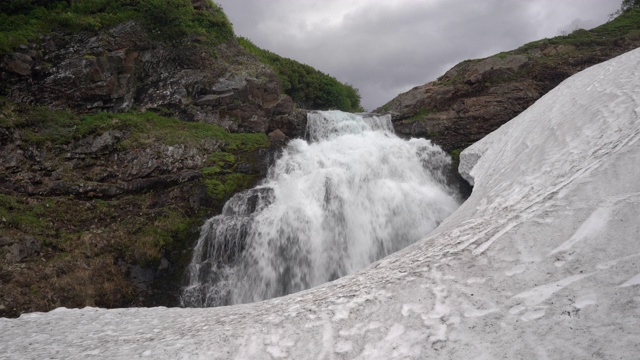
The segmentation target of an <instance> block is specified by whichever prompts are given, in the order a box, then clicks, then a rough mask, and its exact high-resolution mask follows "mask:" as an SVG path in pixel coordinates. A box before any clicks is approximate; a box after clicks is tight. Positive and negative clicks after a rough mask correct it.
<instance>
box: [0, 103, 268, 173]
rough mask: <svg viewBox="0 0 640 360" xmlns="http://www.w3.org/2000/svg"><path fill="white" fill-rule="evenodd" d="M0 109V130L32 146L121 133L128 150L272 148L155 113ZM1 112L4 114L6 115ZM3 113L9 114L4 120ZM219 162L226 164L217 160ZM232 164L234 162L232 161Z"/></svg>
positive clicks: (255, 136)
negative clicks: (212, 143)
mask: <svg viewBox="0 0 640 360" xmlns="http://www.w3.org/2000/svg"><path fill="white" fill-rule="evenodd" d="M4 102H5V105H4V106H2V107H1V108H0V127H4V128H16V129H20V130H22V131H21V133H22V136H23V140H24V141H26V142H29V143H32V144H37V145H42V144H46V143H51V144H56V145H64V144H68V143H70V142H71V141H74V140H78V139H81V138H84V137H87V136H92V135H100V134H102V133H104V132H106V131H111V130H119V131H122V132H123V133H126V135H127V136H126V138H125V139H124V140H123V141H122V142H121V143H120V146H121V147H123V148H125V149H131V148H135V147H139V146H144V145H145V144H148V143H150V142H155V141H159V142H162V143H163V144H165V145H170V146H173V145H178V144H188V145H198V144H200V143H201V142H202V141H203V140H206V139H215V140H219V141H221V142H222V143H223V144H224V145H223V149H224V150H225V151H226V153H227V155H221V156H223V157H227V159H228V157H229V156H233V155H232V154H230V153H241V152H249V151H253V150H256V149H259V148H264V147H268V146H269V138H268V137H267V135H266V134H264V133H229V132H228V131H227V130H226V129H224V128H222V127H220V126H218V125H213V124H207V123H201V122H185V121H182V120H179V119H176V118H173V117H166V116H161V115H158V114H156V113H154V112H150V111H148V112H128V113H107V112H101V113H97V114H91V115H82V116H79V115H75V114H73V113H71V112H67V111H59V110H51V109H49V108H47V107H44V106H27V105H21V106H19V109H18V110H8V109H9V108H11V109H13V108H14V107H18V105H16V104H13V103H11V102H9V101H8V100H6V99H5V100H4ZM2 110H5V111H4V112H3V111H2ZM3 113H6V114H5V115H4V116H3ZM218 160H223V159H222V158H221V159H217V160H216V161H218ZM230 161H233V159H231V160H230Z"/></svg>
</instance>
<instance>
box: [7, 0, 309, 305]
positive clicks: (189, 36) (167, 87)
mask: <svg viewBox="0 0 640 360" xmlns="http://www.w3.org/2000/svg"><path fill="white" fill-rule="evenodd" d="M173 2H175V3H176V4H177V3H180V4H178V5H180V6H183V7H184V9H185V10H186V11H188V12H189V13H188V15H189V16H192V17H194V18H195V19H196V20H197V21H196V23H197V24H203V23H205V24H207V23H206V21H205V20H206V19H214V20H215V21H213V20H212V21H210V22H211V23H212V24H214V25H215V26H220V27H221V29H222V30H223V31H222V32H220V31H218V32H216V31H213V30H210V29H211V28H212V26H213V25H211V24H209V25H207V26H209V28H208V29H205V30H206V31H202V29H200V28H197V30H198V31H199V32H198V31H192V29H193V28H188V30H189V31H186V30H185V32H184V33H180V34H179V36H176V35H175V34H174V33H167V34H166V35H167V38H164V35H165V34H164V33H163V32H162V31H163V30H162V29H158V28H155V27H153V26H151V27H150V25H149V24H148V23H145V21H144V18H140V17H136V16H133V15H132V16H131V18H130V19H126V21H121V22H117V23H115V24H113V25H109V26H102V25H101V26H97V25H95V24H94V23H91V22H89V24H90V25H91V26H90V27H89V28H87V27H86V26H85V25H82V27H81V28H80V30H77V29H73V30H69V29H68V28H64V27H56V28H53V29H51V31H48V32H42V33H41V34H40V35H39V36H37V37H35V38H33V39H30V40H29V41H28V42H26V43H25V44H23V45H20V46H17V47H12V48H11V49H10V50H9V51H5V52H0V79H2V82H1V83H0V95H2V97H0V316H16V315H18V314H20V313H22V312H28V311H46V310H50V309H52V308H55V307H58V306H66V307H83V306H100V307H126V306H131V305H140V306H148V305H176V304H177V302H176V296H177V294H178V290H179V286H180V284H181V279H182V278H181V272H182V270H183V268H184V266H185V264H186V263H187V262H188V261H189V258H190V253H189V248H190V246H191V244H192V243H193V241H194V240H195V238H197V235H198V228H199V225H200V224H201V223H202V221H203V219H205V218H207V217H209V216H211V215H212V214H214V213H216V212H217V211H219V210H220V208H221V207H222V205H223V203H224V201H225V200H226V199H227V198H229V197H230V196H231V195H232V194H233V193H234V192H237V191H239V190H242V189H245V188H247V187H250V186H252V185H253V184H255V183H256V182H257V181H258V180H259V179H260V178H261V177H262V176H264V174H265V172H266V167H267V165H268V162H269V160H270V157H271V155H272V154H273V153H274V151H276V149H277V147H278V146H281V145H282V143H283V141H285V140H286V137H287V135H289V136H296V135H297V134H298V132H300V131H302V130H303V129H304V123H303V120H304V119H305V115H304V112H303V111H302V110H299V109H296V107H295V105H294V103H293V101H292V100H291V99H290V98H289V97H288V96H286V95H282V94H281V92H280V84H279V82H278V79H277V76H276V74H275V72H274V71H273V70H272V69H271V68H270V67H268V66H266V65H264V64H263V63H261V62H260V61H258V60H257V59H256V58H255V57H254V56H253V55H251V54H249V53H247V52H246V51H245V50H244V49H243V48H242V47H241V46H239V45H238V43H237V41H236V39H235V37H234V36H233V33H232V31H231V30H230V24H229V23H228V21H226V18H225V17H224V14H222V13H221V9H219V8H218V7H216V6H215V5H214V4H213V3H210V2H208V1H195V0H194V1H191V2H189V1H186V2H185V1H173ZM183 2H184V4H182V3H183ZM88 3H89V2H86V3H85V4H88ZM94 3H104V4H107V5H108V6H113V4H112V3H109V2H94ZM82 5H83V3H75V5H73V6H82ZM107 5H105V6H107ZM174 5H175V4H174ZM3 6H5V5H3ZM58 6H65V5H64V4H62V5H58ZM39 9H40V10H39ZM70 9H71V10H70V11H71V12H72V11H76V10H77V12H78V13H79V14H80V15H77V16H78V19H80V20H81V21H83V22H82V23H81V24H85V23H86V22H87V21H89V20H91V21H94V22H95V21H98V22H99V21H103V22H104V21H106V20H104V19H107V18H104V17H98V15H95V14H101V13H98V12H96V13H95V14H94V13H91V14H89V15H86V14H85V13H81V11H85V10H83V9H82V8H80V10H78V9H76V8H70ZM74 9H75V10H74ZM127 9H128V8H126V9H125V10H127ZM103 10H104V9H98V10H95V11H103ZM107 10H108V9H107ZM35 11H40V13H42V12H43V11H45V10H44V8H37V9H36V10H34V11H32V13H31V15H33V14H34V13H35ZM91 11H94V10H91ZM104 11H106V10H104ZM123 11H124V10H123ZM127 11H129V10H127ZM85 12H86V11H85ZM40 13H38V14H40ZM45 13H46V12H45ZM132 14H134V15H135V14H136V13H132ZM2 15H6V14H2ZM63 15H64V14H63ZM69 16H71V15H69ZM74 16H75V15H74ZM3 19H4V18H3ZM9 19H11V18H9ZM87 19H89V20H87ZM96 19H98V20H96ZM202 19H205V20H202ZM107 20H108V19H107ZM32 21H35V20H32ZM74 21H76V20H74ZM207 21H209V20H207ZM194 26H195V25H194ZM229 31H231V36H228V33H229ZM9 34H10V36H13V35H11V33H9ZM220 34H222V36H221V35H220ZM169 35H171V36H169ZM270 132H272V135H271V136H270V137H269V136H267V133H270ZM270 138H271V141H270Z"/></svg>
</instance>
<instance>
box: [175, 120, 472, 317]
mask: <svg viewBox="0 0 640 360" xmlns="http://www.w3.org/2000/svg"><path fill="white" fill-rule="evenodd" d="M307 137H308V139H309V141H305V140H302V139H295V140H292V141H291V142H289V144H288V145H287V147H286V148H285V149H284V150H283V153H282V155H281V156H280V157H279V158H278V159H277V160H276V162H275V164H274V165H273V166H272V167H271V169H270V170H269V173H268V175H267V178H266V179H265V180H264V181H263V182H262V183H261V185H259V186H257V187H255V188H253V189H251V190H248V191H245V192H241V193H239V194H236V195H235V196H233V197H232V198H231V199H230V200H229V201H228V202H227V203H226V204H225V206H224V208H223V211H222V214H220V215H218V216H216V217H213V218H211V219H209V220H208V221H207V222H206V223H205V224H204V226H203V227H202V229H201V234H200V238H199V240H198V243H197V245H196V246H195V248H194V252H193V259H192V262H191V264H190V265H189V268H188V271H189V278H190V280H189V284H188V285H187V286H186V287H185V288H184V289H183V293H182V298H181V301H182V305H183V306H192V307H206V306H218V305H227V304H238V303H246V302H253V301H259V300H264V299H268V298H272V297H276V296H282V295H286V294H289V293H293V292H296V291H300V290H303V289H307V288H310V287H313V286H316V285H319V284H322V283H324V282H327V281H331V280H334V279H337V278H339V277H341V276H344V275H347V274H352V273H354V272H356V271H358V270H360V269H363V268H364V267H365V266H367V265H368V264H370V263H371V262H373V261H375V260H377V259H380V258H382V257H384V256H386V255H388V254H391V253H393V252H395V251H397V250H399V249H401V248H403V247H405V246H407V245H409V244H411V243H413V242H415V241H417V240H419V239H421V238H423V237H424V236H425V235H427V234H428V233H429V232H430V231H432V230H433V229H434V228H435V227H436V226H438V224H439V223H440V222H441V221H442V220H444V219H445V218H446V217H447V216H448V215H449V214H450V213H452V212H453V211H454V210H455V209H456V208H457V207H458V206H459V202H460V199H459V198H458V197H457V195H456V194H455V191H454V190H452V189H450V188H449V187H448V186H447V184H446V180H445V178H446V176H445V172H446V170H447V169H448V168H449V167H450V162H451V159H450V158H449V156H448V155H446V154H445V153H444V152H443V151H442V150H441V149H440V148H439V147H437V146H435V145H433V144H432V143H431V142H430V141H428V140H424V139H410V140H403V139H400V138H398V137H397V136H395V134H394V133H393V127H392V125H391V119H390V117H389V116H374V115H366V114H349V113H343V112H340V111H323V112H315V113H310V114H309V115H308V124H307Z"/></svg>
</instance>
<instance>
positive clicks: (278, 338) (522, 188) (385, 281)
mask: <svg viewBox="0 0 640 360" xmlns="http://www.w3.org/2000/svg"><path fill="white" fill-rule="evenodd" d="M639 103H640V49H639V50H634V51H631V52H629V53H627V54H624V55H622V56H620V57H617V58H615V59H612V60H610V61H608V62H605V63H603V64H599V65H596V66H593V67H591V68H589V69H587V70H585V71H583V72H581V73H579V74H576V75H574V76H572V77H571V78H569V79H568V80H567V81H565V82H564V83H562V84H561V85H560V86H558V87H556V88H555V89H554V90H552V91H550V92H549V93H548V94H546V95H545V96H544V97H542V98H541V99H540V100H539V101H538V102H536V103H535V104H534V105H533V106H531V107H530V108H529V110H527V111H526V112H524V113H522V114H521V115H519V116H518V117H516V118H515V119H513V120H511V121H510V122H508V123H507V124H506V125H505V126H503V127H501V128H500V129H499V130H497V131H496V132H493V133H492V134H490V135H489V136H487V137H485V138H484V139H482V140H480V141H479V142H477V143H476V144H474V145H473V146H472V147H471V148H469V149H467V150H465V151H464V152H463V153H462V154H461V160H462V163H463V164H464V165H465V166H464V167H465V168H466V170H467V171H466V172H465V174H466V175H467V176H468V178H472V179H473V180H474V182H475V187H474V190H473V193H472V194H471V196H470V197H469V199H467V201H466V202H465V203H464V204H463V205H462V206H461V207H460V208H458V210H456V211H455V212H454V213H453V214H452V215H451V216H450V217H448V218H447V219H446V220H445V221H444V222H443V223H442V224H441V225H440V226H439V227H438V228H437V229H436V230H435V231H434V232H433V233H431V234H430V235H429V236H428V237H426V238H424V239H422V240H421V241H419V242H417V243H415V244H414V245H412V246H409V247H407V248H405V249H403V250H401V251H399V252H396V253H394V254H391V255H390V256H388V257H386V258H384V259H382V260H380V261H378V262H376V263H374V264H371V265H370V266H368V267H367V268H366V269H364V270H362V271H360V272H358V273H356V274H353V275H350V276H346V277H343V278H340V279H337V280H335V281H333V282H331V283H327V284H324V285H320V286H317V287H315V288H313V289H309V290H306V291H301V292H298V293H295V294H291V295H289V296H284V297H280V298H275V299H271V300H267V301H262V302H256V303H251V304H242V305H237V306H223V307H217V308H206V309H202V308H200V309H180V308H171V309H168V308H144V309H141V308H129V309H111V310H107V309H96V308H85V309H57V310H54V311H51V312H48V313H35V314H25V315H23V316H21V317H20V318H19V319H3V318H0V353H1V354H3V355H5V357H6V358H8V359H21V360H22V359H43V358H63V359H85V358H89V357H101V358H109V359H130V358H143V357H144V358H151V359H176V358H205V359H273V358H277V359H296V360H304V359H441V360H467V359H625V360H626V359H629V360H631V359H636V358H637V357H638V345H639V344H638V338H639V337H640V317H639V316H638V312H639V308H638V303H639V302H640V299H639V298H638V291H639V289H640V262H639V261H638V258H639V257H640V254H639V253H638V233H639V232H640V224H639V223H638V207H639V206H640V182H638V178H639V177H640V168H639V167H638V164H639V163H640V122H639V121H638V114H637V109H638V104H639Z"/></svg>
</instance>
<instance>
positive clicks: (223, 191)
mask: <svg viewBox="0 0 640 360" xmlns="http://www.w3.org/2000/svg"><path fill="white" fill-rule="evenodd" d="M203 175H204V177H205V180H204V182H205V185H206V187H207V194H208V195H209V196H211V197H212V198H213V199H214V200H216V201H218V202H223V201H225V200H227V199H229V197H231V195H233V194H235V193H236V192H238V191H240V190H244V189H247V188H249V187H250V186H251V185H252V184H253V183H254V182H255V176H253V175H247V174H240V173H231V174H224V175H221V174H220V173H219V172H215V171H213V170H212V171H209V172H207V173H206V174H204V173H203Z"/></svg>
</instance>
